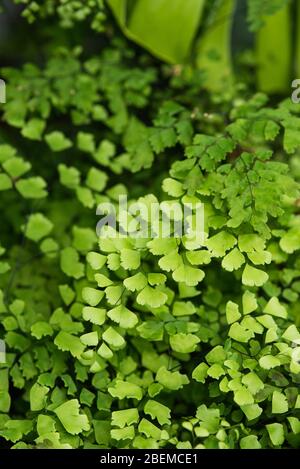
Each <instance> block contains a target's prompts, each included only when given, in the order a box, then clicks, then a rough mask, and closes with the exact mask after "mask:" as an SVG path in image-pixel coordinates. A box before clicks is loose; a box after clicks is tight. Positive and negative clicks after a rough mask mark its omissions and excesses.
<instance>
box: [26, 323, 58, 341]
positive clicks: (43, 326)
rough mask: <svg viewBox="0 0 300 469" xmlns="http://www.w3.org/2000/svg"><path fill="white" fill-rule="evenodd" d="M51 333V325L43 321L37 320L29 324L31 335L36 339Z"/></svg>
mask: <svg viewBox="0 0 300 469" xmlns="http://www.w3.org/2000/svg"><path fill="white" fill-rule="evenodd" d="M52 334H53V329H52V327H51V326H50V324H48V323H47V322H45V321H37V322H35V323H34V324H33V325H32V326H31V335H33V337H35V338H36V339H38V340H40V339H41V338H42V337H45V336H52Z"/></svg>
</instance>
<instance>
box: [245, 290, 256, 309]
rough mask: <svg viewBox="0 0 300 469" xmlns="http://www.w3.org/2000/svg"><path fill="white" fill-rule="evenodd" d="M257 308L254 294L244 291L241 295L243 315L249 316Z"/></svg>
mask: <svg viewBox="0 0 300 469" xmlns="http://www.w3.org/2000/svg"><path fill="white" fill-rule="evenodd" d="M257 308H258V304H257V301H256V297H255V295H254V293H252V292H250V291H249V290H246V291H245V293H244V294H243V313H244V314H250V313H252V312H253V311H255V310H256V309H257Z"/></svg>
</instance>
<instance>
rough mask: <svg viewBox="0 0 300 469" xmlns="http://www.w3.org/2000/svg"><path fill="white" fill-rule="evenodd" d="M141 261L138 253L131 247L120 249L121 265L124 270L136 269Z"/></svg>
mask: <svg viewBox="0 0 300 469" xmlns="http://www.w3.org/2000/svg"><path fill="white" fill-rule="evenodd" d="M140 263H141V257H140V253H139V252H138V251H134V250H133V249H122V250H121V265H122V267H123V268H124V269H125V270H135V269H138V268H139V266H140Z"/></svg>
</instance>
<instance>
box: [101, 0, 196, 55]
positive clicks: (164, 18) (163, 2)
mask: <svg viewBox="0 0 300 469" xmlns="http://www.w3.org/2000/svg"><path fill="white" fill-rule="evenodd" d="M108 3H109V5H110V7H111V8H112V10H113V12H114V14H115V16H116V18H117V19H118V21H119V23H120V26H121V27H122V29H123V31H124V32H125V34H126V35H128V37H129V38H130V39H133V40H134V41H136V42H137V43H138V44H142V45H143V47H145V48H146V49H149V50H150V51H151V52H152V53H153V54H154V55H157V56H158V57H160V58H162V59H163V60H166V61H167V62H171V63H175V64H177V63H183V62H184V61H185V59H186V57H187V56H188V53H189V50H190V47H191V44H192V40H193V38H194V35H195V33H196V30H197V27H198V24H199V21H200V19H201V15H202V9H203V5H204V2H203V1H202V0H201V1H197V0H192V1H189V2H188V3H186V4H184V5H183V4H182V3H181V1H180V0H174V2H173V3H172V5H170V3H169V2H168V0H154V1H153V2H150V1H149V0H141V1H139V2H137V3H136V4H135V5H134V8H133V9H131V10H129V11H130V12H131V15H130V16H129V18H128V17H127V14H126V10H127V2H125V3H122V4H120V2H118V0H109V2H108ZM126 19H128V22H127V21H126ZM146 19H148V21H146ZM179 25H180V29H178V28H179ZM179 30H180V33H179ZM153 31H155V34H153ZM179 37H180V40H179Z"/></svg>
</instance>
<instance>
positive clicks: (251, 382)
mask: <svg viewBox="0 0 300 469" xmlns="http://www.w3.org/2000/svg"><path fill="white" fill-rule="evenodd" d="M242 383H243V384H245V386H247V388H248V389H249V391H250V392H251V394H253V395H255V394H257V393H258V392H259V391H261V390H262V389H264V383H263V381H262V380H261V379H260V378H259V377H258V376H257V374H256V373H254V372H253V371H252V372H250V373H248V374H247V375H245V376H243V378H242Z"/></svg>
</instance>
